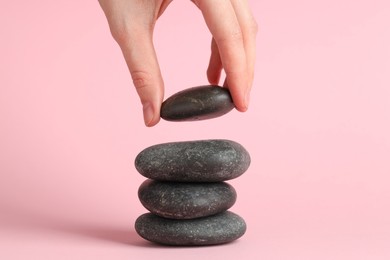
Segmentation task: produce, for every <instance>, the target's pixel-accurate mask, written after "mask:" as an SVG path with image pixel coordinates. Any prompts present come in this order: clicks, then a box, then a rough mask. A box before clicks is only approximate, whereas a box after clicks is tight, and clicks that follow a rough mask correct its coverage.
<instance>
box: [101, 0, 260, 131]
mask: <svg viewBox="0 0 390 260" xmlns="http://www.w3.org/2000/svg"><path fill="white" fill-rule="evenodd" d="M99 2H100V5H101V7H102V9H103V11H104V13H105V15H106V17H107V20H108V23H109V26H110V30H111V33H112V35H113V37H114V39H115V40H116V41H117V42H118V44H119V46H120V48H121V50H122V52H123V55H124V57H125V60H126V63H127V66H128V67H129V70H130V74H131V77H132V79H133V82H134V86H135V88H136V90H137V93H138V95H139V97H140V99H141V103H142V105H143V114H144V121H145V125H147V126H153V125H155V124H157V123H158V121H159V120H160V108H161V103H162V101H163V98H164V83H163V79H162V75H161V71H160V68H159V65H158V61H157V57H156V53H155V50H154V46H153V40H152V37H153V30H154V25H155V23H156V21H157V19H158V17H160V15H161V14H162V13H163V12H164V10H165V9H166V8H167V7H168V5H169V4H170V3H171V2H172V0H99ZM192 2H194V3H195V5H196V6H197V7H198V8H199V9H200V10H201V11H202V14H203V17H204V19H205V21H206V24H207V26H208V28H209V30H210V32H211V34H212V35H213V39H212V43H211V57H210V62H209V66H208V69H207V77H208V80H209V82H210V84H218V82H219V80H220V76H221V71H222V69H224V71H225V73H226V80H225V83H224V86H226V87H228V88H229V90H230V93H231V95H232V97H233V101H234V104H235V106H236V108H237V110H239V111H241V112H244V111H246V110H247V108H248V103H249V95H250V94H249V93H250V89H251V86H252V82H253V76H254V63H255V47H256V45H255V38H256V33H257V24H256V22H255V20H254V18H253V16H252V13H251V11H250V8H249V5H248V2H247V0H192Z"/></svg>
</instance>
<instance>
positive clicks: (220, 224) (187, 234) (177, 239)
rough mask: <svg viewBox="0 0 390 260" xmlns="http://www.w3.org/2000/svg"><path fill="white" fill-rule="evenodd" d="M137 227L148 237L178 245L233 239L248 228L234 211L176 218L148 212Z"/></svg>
mask: <svg viewBox="0 0 390 260" xmlns="http://www.w3.org/2000/svg"><path fill="white" fill-rule="evenodd" d="M135 230H136V231H137V233H138V234H139V235H140V236H141V237H143V238H144V239H146V240H149V241H152V242H155V243H159V244H165V245H174V246H201V245H215V244H223V243H227V242H231V241H233V240H236V239H238V238H240V237H241V236H242V235H244V233H245V231H246V224H245V221H244V220H243V219H242V218H241V217H240V216H238V215H237V214H234V213H232V212H230V211H225V212H223V213H219V214H217V215H213V216H209V217H204V218H196V219H186V220H175V219H167V218H162V217H159V216H156V215H154V214H152V213H146V214H144V215H141V216H140V217H138V219H137V220H136V222H135Z"/></svg>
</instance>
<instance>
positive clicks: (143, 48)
mask: <svg viewBox="0 0 390 260" xmlns="http://www.w3.org/2000/svg"><path fill="white" fill-rule="evenodd" d="M118 43H119V45H120V47H121V49H122V52H123V55H124V57H125V60H126V63H127V66H128V67H129V70H130V74H131V77H132V79H133V83H134V86H135V88H136V90H137V93H138V95H139V97H140V100H141V103H142V106H143V115H144V121H145V125H146V126H154V125H156V124H157V123H158V122H159V121H160V108H161V103H162V100H163V97H164V82H163V79H162V76H161V71H160V67H159V65H158V61H157V56H156V52H155V50H154V46H153V39H152V33H151V32H149V31H146V32H140V31H133V32H132V33H131V34H130V35H128V37H126V39H122V40H121V41H118Z"/></svg>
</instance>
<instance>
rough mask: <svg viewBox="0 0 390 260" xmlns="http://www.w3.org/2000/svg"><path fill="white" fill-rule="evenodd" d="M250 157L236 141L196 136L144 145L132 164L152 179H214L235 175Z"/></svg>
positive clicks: (185, 180) (219, 179) (239, 173)
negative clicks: (193, 138)
mask: <svg viewBox="0 0 390 260" xmlns="http://www.w3.org/2000/svg"><path fill="white" fill-rule="evenodd" d="M250 161H251V159H250V156H249V153H248V152H247V151H246V150H245V148H244V147H243V146H242V145H240V144H239V143H236V142H234V141H230V140H200V141H187V142H173V143H165V144H158V145H154V146H151V147H148V148H146V149H144V150H143V151H141V152H140V153H139V154H138V155H137V157H136V159H135V167H136V169H137V170H138V172H139V173H140V174H142V175H143V176H145V177H147V178H150V179H154V180H161V181H177V182H218V181H226V180H230V179H234V178H237V177H239V176H240V175H241V174H243V173H244V172H245V171H246V170H247V169H248V167H249V165H250Z"/></svg>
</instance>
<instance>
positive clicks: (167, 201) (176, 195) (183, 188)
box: [138, 180, 237, 219]
mask: <svg viewBox="0 0 390 260" xmlns="http://www.w3.org/2000/svg"><path fill="white" fill-rule="evenodd" d="M138 197H139V199H140V201H141V203H142V205H143V206H144V207H145V208H146V209H147V210H149V211H150V212H152V213H153V214H156V215H159V216H161V217H165V218H172V219H193V218H199V217H206V216H210V215H214V214H217V213H220V212H223V211H226V210H227V209H229V208H230V207H231V206H233V205H234V203H235V202H236V198H237V193H236V191H235V189H234V188H233V186H231V185H230V184H228V183H226V182H211V183H210V182H209V183H193V182H188V183H182V182H161V181H153V180H146V181H144V182H143V183H142V185H141V186H140V188H139V189H138Z"/></svg>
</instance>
